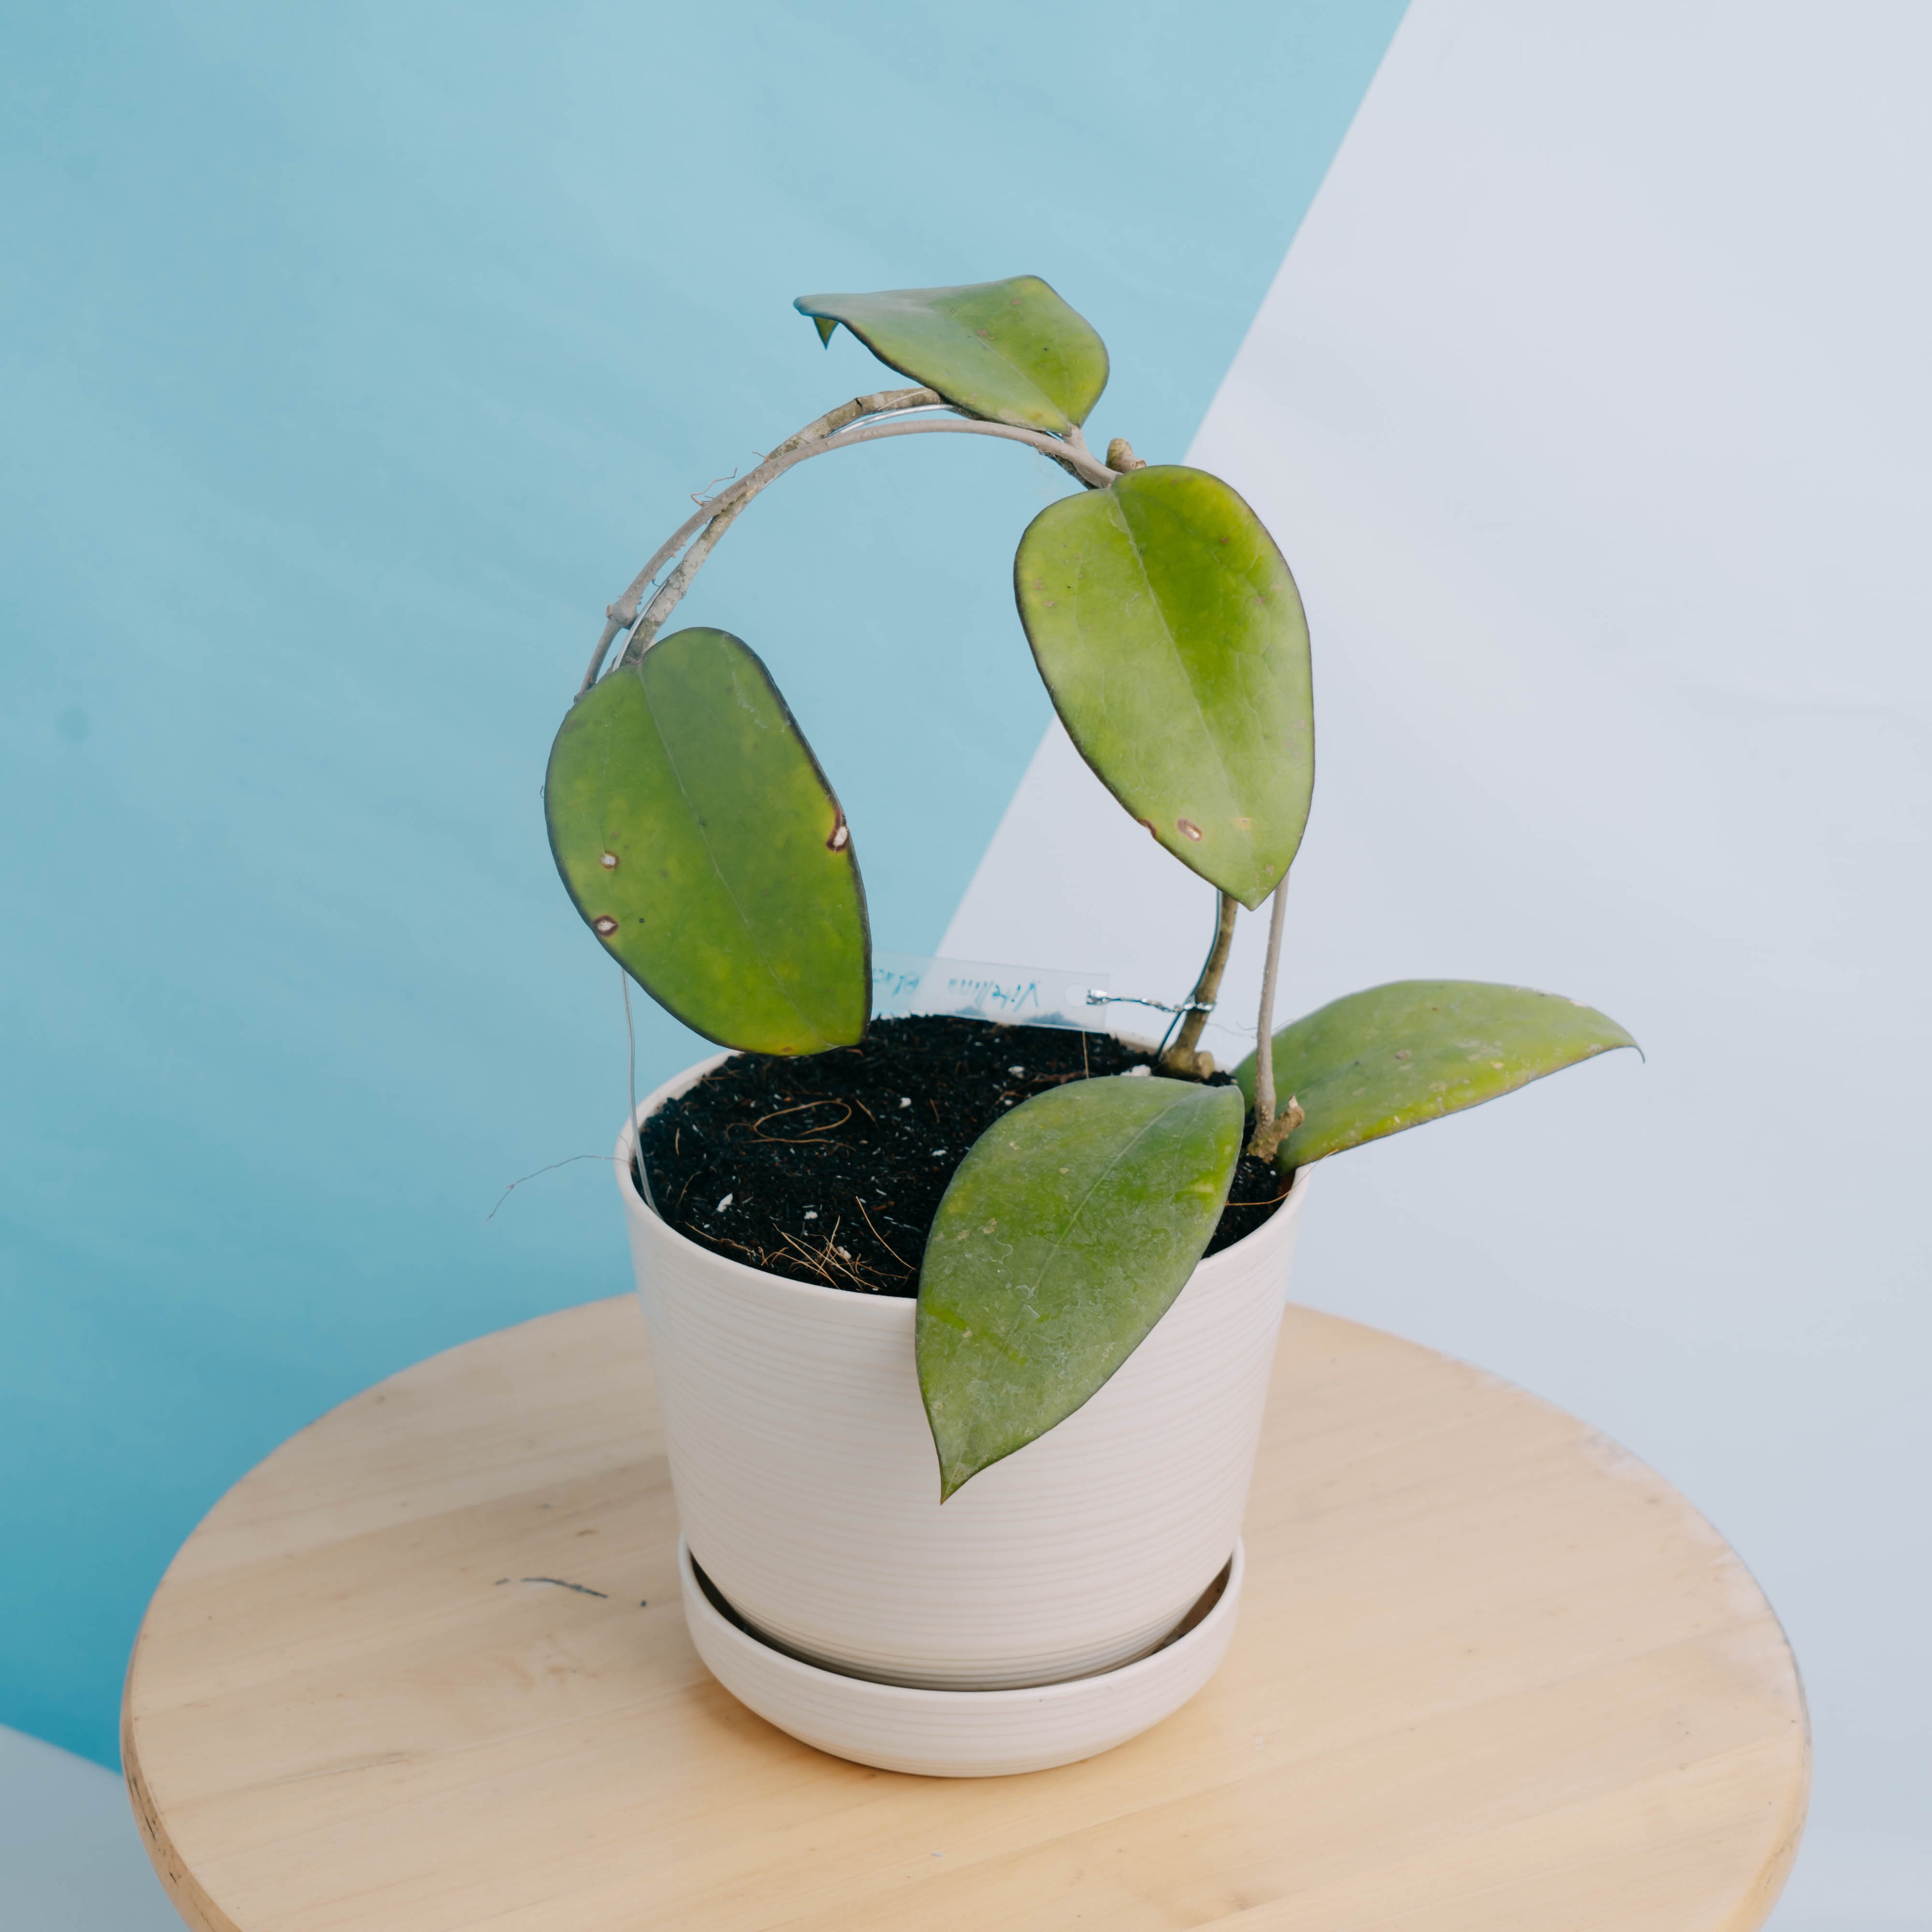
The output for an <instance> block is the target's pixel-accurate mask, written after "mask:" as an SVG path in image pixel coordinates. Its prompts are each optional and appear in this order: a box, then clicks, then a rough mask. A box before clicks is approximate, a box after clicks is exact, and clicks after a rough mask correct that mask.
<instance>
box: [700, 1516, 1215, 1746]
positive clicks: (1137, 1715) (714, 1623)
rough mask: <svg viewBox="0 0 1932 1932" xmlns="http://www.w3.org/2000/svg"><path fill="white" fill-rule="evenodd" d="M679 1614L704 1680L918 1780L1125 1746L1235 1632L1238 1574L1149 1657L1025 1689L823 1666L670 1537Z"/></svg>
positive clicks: (800, 1733)
mask: <svg viewBox="0 0 1932 1932" xmlns="http://www.w3.org/2000/svg"><path fill="white" fill-rule="evenodd" d="M677 1556H678V1572H679V1576H680V1577H682V1579H683V1583H684V1616H685V1622H686V1623H687V1624H688V1625H690V1627H691V1641H692V1642H693V1643H694V1644H696V1646H697V1654H698V1655H699V1656H700V1657H701V1658H703V1660H704V1662H705V1664H706V1667H707V1668H708V1669H709V1671H710V1673H711V1674H712V1676H714V1677H715V1678H716V1679H717V1680H718V1682H719V1683H721V1685H724V1688H725V1689H726V1690H727V1691H730V1694H732V1696H733V1697H736V1699H737V1700H738V1701H739V1703H741V1704H743V1705H745V1706H748V1708H749V1709H751V1710H754V1711H755V1712H757V1714H758V1715H759V1716H760V1717H761V1718H763V1719H765V1721H766V1722H767V1723H768V1724H775V1725H776V1726H777V1727H778V1729H779V1730H781V1731H787V1732H789V1733H790V1734H791V1736H793V1737H795V1738H798V1739H802V1741H803V1742H805V1743H806V1744H808V1745H815V1746H816V1747H817V1748H818V1749H819V1750H820V1751H829V1752H830V1753H831V1754H832V1756H833V1757H843V1758H850V1760H852V1761H853V1763H855V1764H869V1765H873V1766H877V1768H878V1769H880V1770H881V1771H906V1772H918V1773H919V1774H920V1775H923V1776H925V1777H928V1778H999V1777H1004V1776H1006V1775H1009V1774H1010V1773H1012V1772H1022V1771H1046V1770H1049V1769H1051V1768H1052V1766H1055V1765H1059V1764H1072V1763H1075V1762H1076V1761H1077V1760H1079V1759H1081V1758H1083V1757H1097V1756H1098V1755H1099V1754H1100V1752H1102V1751H1111V1750H1112V1749H1113V1748H1114V1746H1115V1745H1121V1744H1125V1743H1126V1742H1127V1740H1128V1739H1130V1738H1131V1737H1134V1736H1138V1735H1139V1733H1141V1732H1142V1731H1144V1730H1147V1729H1148V1727H1149V1726H1150V1725H1153V1724H1159V1723H1160V1721H1161V1719H1162V1718H1165V1717H1167V1716H1169V1715H1171V1714H1172V1712H1175V1711H1178V1710H1179V1709H1180V1708H1181V1706H1182V1705H1184V1703H1187V1700H1188V1699H1189V1698H1190V1697H1193V1695H1194V1694H1195V1692H1196V1691H1199V1689H1200V1688H1201V1687H1202V1685H1204V1684H1205V1683H1206V1682H1208V1679H1209V1678H1210V1677H1211V1676H1214V1671H1215V1669H1216V1667H1217V1665H1219V1664H1220V1661H1221V1659H1222V1658H1223V1656H1224V1655H1226V1652H1227V1649H1228V1640H1229V1638H1230V1637H1232V1636H1233V1635H1234V1632H1235V1614H1236V1612H1237V1610H1238V1607H1239V1605H1240V1602H1241V1580H1242V1574H1243V1570H1244V1563H1243V1559H1242V1553H1241V1544H1240V1543H1239V1541H1237V1542H1236V1544H1235V1553H1234V1555H1233V1556H1232V1557H1230V1558H1229V1560H1228V1566H1227V1568H1226V1569H1224V1570H1223V1571H1222V1572H1221V1574H1220V1576H1219V1577H1217V1578H1216V1579H1215V1580H1214V1582H1213V1583H1211V1584H1210V1585H1209V1586H1208V1589H1207V1590H1206V1591H1205V1592H1204V1593H1203V1594H1202V1598H1201V1600H1200V1601H1199V1603H1197V1604H1196V1605H1195V1607H1194V1608H1193V1610H1191V1611H1190V1612H1189V1613H1188V1615H1187V1617H1186V1618H1185V1619H1184V1620H1183V1622H1182V1624H1181V1628H1180V1629H1179V1630H1178V1631H1177V1632H1176V1633H1175V1635H1174V1636H1173V1637H1170V1638H1169V1640H1168V1641H1167V1642H1166V1643H1165V1644H1163V1646H1161V1648H1160V1649H1158V1650H1157V1651H1154V1652H1152V1653H1151V1655H1148V1656H1146V1657H1143V1658H1140V1659H1139V1660H1138V1661H1136V1662H1135V1663H1133V1664H1122V1665H1121V1667H1119V1668H1118V1670H1109V1671H1103V1672H1102V1673H1100V1676H1096V1677H1077V1678H1075V1679H1072V1680H1071V1681H1070V1682H1065V1683H1061V1684H1044V1685H1039V1686H1038V1687H1037V1688H1033V1689H1030V1690H1025V1691H921V1690H915V1689H913V1688H910V1687H909V1686H907V1685H898V1684H875V1683H874V1682H871V1680H870V1679H867V1678H863V1677H845V1676H841V1675H840V1674H839V1673H838V1672H836V1671H832V1670H822V1669H820V1667H819V1666H817V1664H806V1663H805V1662H803V1661H802V1660H800V1659H799V1658H795V1657H793V1656H790V1655H788V1654H787V1653H786V1652H784V1651H781V1650H775V1649H773V1648H772V1646H770V1645H769V1644H768V1643H764V1642H763V1640H761V1639H760V1638H759V1637H757V1636H755V1635H754V1634H753V1633H752V1632H751V1631H750V1630H749V1629H748V1628H746V1627H745V1625H744V1624H743V1622H742V1621H741V1620H739V1619H738V1617H737V1616H736V1614H735V1613H733V1611H732V1610H731V1609H730V1605H729V1604H727V1603H726V1602H725V1601H724V1598H722V1597H721V1596H720V1595H718V1592H717V1589H716V1586H715V1585H713V1584H712V1582H711V1580H709V1578H708V1577H703V1576H702V1575H701V1574H700V1572H699V1571H698V1569H697V1565H695V1564H694V1563H693V1562H692V1561H691V1552H690V1550H688V1548H687V1547H685V1541H684V1539H683V1538H682V1537H680V1538H679V1539H678V1545H677Z"/></svg>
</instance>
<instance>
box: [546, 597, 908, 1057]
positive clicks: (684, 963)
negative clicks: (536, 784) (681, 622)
mask: <svg viewBox="0 0 1932 1932" xmlns="http://www.w3.org/2000/svg"><path fill="white" fill-rule="evenodd" d="M544 812H545V815H546V817H547V818H548V820H549V823H550V850H551V851H552V852H553V853H554V854H555V856H556V868H557V870H558V871H559V872H560V873H562V875H563V882H564V883H565V886H568V888H569V891H570V896H571V898H572V899H574V901H576V903H577V910H578V911H579V912H580V913H582V914H583V916H584V919H585V920H586V922H588V923H589V926H590V929H591V930H592V932H595V934H596V935H597V936H598V938H600V939H601V940H602V941H603V942H604V945H605V946H606V947H608V948H609V949H610V952H611V953H613V955H614V956H616V958H617V959H619V960H620V961H621V962H622V964H623V965H624V967H625V969H626V970H627V971H628V972H629V973H630V974H631V976H632V977H633V978H634V979H635V980H637V982H638V983H639V984H640V985H641V986H643V988H644V989H645V990H646V992H649V994H650V995H652V998H655V1000H657V1001H659V1002H660V1004H662V1005H664V1007H667V1008H668V1009H669V1010H670V1011H671V1012H672V1013H674V1014H675V1015H676V1016H677V1017H678V1019H681V1020H682V1021H683V1022H684V1023H685V1025H686V1026H688V1027H690V1028H693V1029H694V1030H695V1031H697V1032H699V1033H701V1034H703V1035H704V1036H705V1037H706V1038H707V1039H709V1040H717V1041H718V1042H719V1043H721V1044H722V1045H724V1046H736V1047H742V1048H744V1049H747V1050H748V1051H750V1052H754V1053H817V1052H822V1051H823V1049H826V1047H831V1046H851V1045H853V1044H854V1043H856V1042H857V1041H858V1040H860V1039H861V1038H862V1037H863V1036H864V1034H865V1022H866V1019H867V1017H868V1014H869V1013H870V1010H871V936H870V934H869V932H868V929H867V926H866V923H865V889H864V888H863V886H861V885H860V883H859V868H858V863H857V861H856V859H855V858H854V856H853V850H852V839H851V835H850V832H849V831H848V830H847V827H846V823H845V814H844V812H843V811H841V810H840V809H839V805H838V799H836V798H835V797H834V796H832V788H831V787H830V786H829V784H826V781H825V774H824V773H823V772H822V771H820V769H819V768H818V761H817V759H816V758H814V757H813V756H812V754H811V746H810V745H808V744H807V743H806V742H805V737H804V734H803V733H802V732H801V731H800V730H799V728H798V726H797V724H796V723H795V722H794V721H793V718H792V715H791V713H790V711H788V710H787V709H786V708H785V702H784V699H783V698H782V697H780V696H779V695H778V688H777V687H776V686H775V685H774V684H773V683H772V680H771V678H770V676H769V673H767V672H766V670H765V667H764V666H763V664H761V663H760V661H758V658H757V656H756V655H755V654H754V652H752V651H751V649H749V648H748V646H745V644H744V643H741V642H740V641H739V640H738V639H737V638H736V637H732V636H731V635H730V634H728V633H727V632H726V631H709V630H700V629H694V630H687V631H676V632H675V633H673V634H672V635H671V636H670V637H662V638H660V639H659V640H658V642H657V643H656V644H655V646H653V647H652V649H650V650H649V651H647V652H646V653H645V654H644V657H643V661H641V662H640V663H639V664H636V665H634V666H632V665H626V666H624V667H621V668H619V670H613V671H612V672H611V673H610V675H609V676H607V677H605V678H604V679H603V680H602V681H601V682H599V683H598V684H595V685H592V687H591V688H590V689H589V691H586V692H585V693H584V694H583V696H582V697H580V698H579V699H578V700H577V702H576V703H575V704H574V706H572V707H571V711H570V714H569V715H568V717H566V718H565V719H564V721H563V724H562V728H561V729H560V730H559V731H558V733H557V734H556V744H555V745H553V747H552V748H551V750H550V772H549V775H548V777H547V779H546V780H545V781H544Z"/></svg>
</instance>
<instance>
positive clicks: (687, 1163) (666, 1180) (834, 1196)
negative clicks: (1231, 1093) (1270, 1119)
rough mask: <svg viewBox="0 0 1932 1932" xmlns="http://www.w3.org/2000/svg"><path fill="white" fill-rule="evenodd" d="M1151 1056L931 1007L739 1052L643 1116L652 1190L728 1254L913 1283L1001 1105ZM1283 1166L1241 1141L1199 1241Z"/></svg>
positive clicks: (867, 1279)
mask: <svg viewBox="0 0 1932 1932" xmlns="http://www.w3.org/2000/svg"><path fill="white" fill-rule="evenodd" d="M1148 1064H1150V1057H1149V1056H1148V1055H1147V1054H1145V1053H1143V1052H1139V1051H1138V1050H1137V1049H1134V1048H1131V1047H1127V1046H1122V1045H1121V1043H1120V1042H1119V1041H1118V1040H1116V1039H1115V1038H1114V1037H1113V1036H1112V1034H1097V1033H1087V1034H1082V1033H1073V1032H1067V1031H1061V1030H1059V1029H1057V1028H1049V1027H1010V1026H995V1025H992V1024H991V1023H990V1022H987V1021H984V1020H960V1019H924V1018H922V1019H891V1020H877V1021H874V1022H873V1025H872V1027H871V1031H869V1032H868V1034H866V1036H865V1040H864V1041H863V1042H862V1043H861V1044H860V1045H859V1046H849V1047H839V1048H836V1049H834V1050H833V1051H832V1052H829V1053H817V1054H812V1055H808V1056H807V1057H804V1058H796V1059H793V1058H778V1057H775V1056H772V1055H765V1054H757V1053H746V1054H739V1055H736V1056H735V1057H734V1058H732V1059H730V1060H728V1061H726V1062H725V1063H724V1065H723V1066H722V1067H719V1068H718V1070H716V1071H715V1073H709V1074H707V1075H706V1076H705V1077H704V1078H703V1079H702V1080H700V1082H698V1083H697V1085H696V1086H695V1087H694V1088H691V1091H690V1092H689V1093H688V1094H684V1095H683V1096H682V1097H680V1098H679V1099H678V1100H673V1101H672V1102H671V1103H670V1104H669V1105H668V1106H665V1107H664V1108H661V1109H659V1111H658V1112H657V1113H655V1114H654V1115H652V1117H651V1118H650V1119H649V1121H646V1122H645V1124H644V1132H643V1159H644V1166H645V1169H646V1172H647V1173H648V1174H649V1177H650V1188H649V1193H650V1198H651V1200H652V1202H653V1203H654V1204H655V1206H656V1208H657V1210H658V1213H660V1214H662V1215H663V1216H664V1219H665V1220H667V1221H668V1222H670V1224H671V1226H673V1227H674V1228H676V1229H677V1230H678V1231H679V1233H681V1234H684V1235H688V1236H689V1237H690V1238H691V1240H693V1241H696V1242H697V1243H698V1244H700V1246H701V1247H707V1248H709V1249H712V1250H714V1251H715V1253H718V1254H721V1255H728V1256H730V1258H731V1259H733V1260H734V1261H739V1262H746V1263H748V1265H750V1266H751V1267H753V1268H763V1269H764V1270H766V1271H767V1272H768V1273H769V1274H780V1275H788V1276H790V1277H792V1279H793V1280H797V1281H813V1282H817V1283H821V1284H823V1285H824V1286H828V1287H832V1288H845V1289H853V1290H856V1291H858V1292H862V1293H865V1294H872V1295H916V1294H917V1293H918V1292H919V1259H920V1257H921V1256H922V1255H923V1254H924V1253H925V1252H926V1234H927V1231H928V1230H929V1229H930V1228H931V1227H932V1217H933V1216H934V1215H935V1214H936V1213H937V1212H938V1208H939V1202H940V1198H941V1196H942V1195H944V1193H945V1192H946V1188H947V1183H948V1182H949V1181H951V1180H952V1178H953V1170H954V1169H956V1167H958V1166H959V1163H960V1162H961V1161H962V1160H964V1159H965V1157H966V1151H967V1149H968V1148H970V1147H971V1145H973V1143H974V1142H975V1141H976V1140H977V1139H979V1137H980V1135H981V1134H983V1133H984V1132H985V1131H986V1129H987V1128H988V1127H990V1126H992V1124H993V1123H994V1121H997V1120H998V1118H1000V1117H1001V1115H1002V1114H1004V1113H1005V1112H1007V1109H1009V1108H1011V1107H1016V1106H1019V1103H1021V1102H1022V1100H1028V1099H1030V1098H1031V1097H1032V1096H1033V1095H1034V1094H1041V1093H1044V1092H1045V1091H1046V1089H1047V1088H1049V1087H1056V1086H1058V1085H1061V1082H1064V1081H1068V1080H1084V1079H1088V1078H1090V1077H1091V1076H1094V1075H1097V1074H1108V1073H1127V1072H1128V1071H1129V1070H1131V1069H1132V1068H1133V1067H1145V1066H1148ZM1213 1084H1214V1085H1217V1086H1220V1085H1226V1084H1229V1076H1227V1075H1226V1074H1225V1073H1217V1074H1216V1075H1215V1076H1214V1082H1213ZM1250 1127H1252V1122H1251V1123H1250ZM1289 1179H1290V1177H1289V1176H1288V1175H1283V1174H1280V1173H1277V1172H1276V1171H1275V1169H1274V1168H1273V1167H1271V1166H1269V1165H1268V1163H1266V1162H1265V1161H1258V1160H1250V1159H1249V1158H1248V1157H1247V1155H1245V1154H1244V1155H1243V1156H1242V1157H1241V1164H1240V1166H1238V1167H1237V1168H1236V1169H1235V1179H1234V1184H1233V1185H1232V1187H1230V1188H1229V1200H1228V1206H1227V1207H1226V1209H1225V1210H1224V1211H1223V1214H1222V1216H1221V1220H1220V1226H1218V1227H1217V1229H1215V1232H1214V1239H1213V1241H1211V1242H1210V1243H1209V1244H1208V1253H1210V1254H1216V1253H1219V1252H1220V1250H1222V1249H1223V1248H1226V1247H1232V1245H1233V1244H1235V1242H1236V1241H1239V1240H1240V1239H1241V1238H1242V1236H1243V1235H1248V1234H1252V1233H1253V1231H1254V1230H1255V1229H1257V1228H1259V1226H1261V1224H1262V1223H1263V1222H1264V1221H1265V1220H1267V1219H1268V1217H1269V1216H1270V1215H1271V1214H1273V1213H1274V1211H1275V1209H1276V1208H1277V1207H1279V1206H1280V1204H1281V1202H1282V1201H1283V1199H1284V1198H1285V1196H1286V1194H1287V1193H1288V1187H1289Z"/></svg>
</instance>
